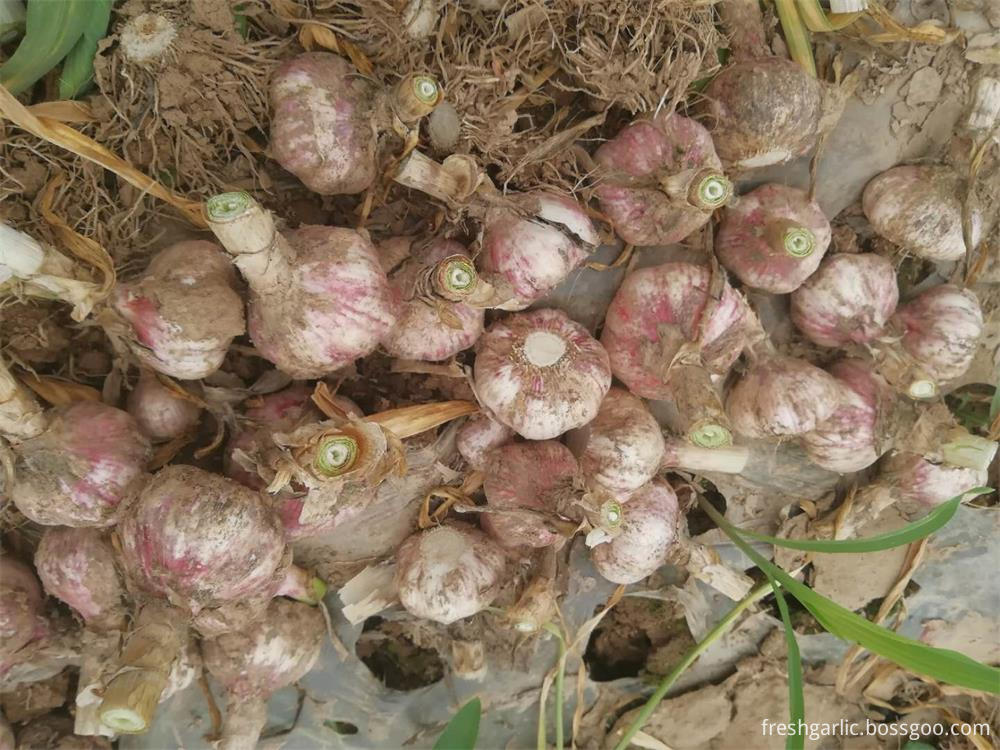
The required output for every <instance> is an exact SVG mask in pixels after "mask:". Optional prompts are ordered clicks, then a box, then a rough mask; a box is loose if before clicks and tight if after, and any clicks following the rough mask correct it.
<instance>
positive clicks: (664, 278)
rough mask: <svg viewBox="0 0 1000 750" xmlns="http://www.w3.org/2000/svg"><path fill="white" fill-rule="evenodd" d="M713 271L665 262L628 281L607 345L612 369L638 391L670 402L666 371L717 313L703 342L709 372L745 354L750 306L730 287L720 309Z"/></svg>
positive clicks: (607, 322) (613, 307) (609, 321)
mask: <svg viewBox="0 0 1000 750" xmlns="http://www.w3.org/2000/svg"><path fill="white" fill-rule="evenodd" d="M710 279H711V272H710V271H709V270H708V268H707V267H705V266H698V265H695V264H693V263H664V264H663V265H661V266H655V267H653V268H642V269H640V270H638V271H633V272H632V273H630V274H629V275H628V276H626V277H625V281H624V282H622V285H621V286H620V287H619V288H618V292H617V293H616V294H615V297H614V299H613V300H612V301H611V304H610V305H609V306H608V311H607V315H606V317H605V319H604V332H603V334H602V335H601V343H602V344H603V345H604V348H605V349H607V351H608V355H609V356H610V357H611V369H612V371H613V372H614V374H615V377H617V378H618V379H619V380H621V381H622V382H623V383H624V384H625V385H626V386H627V387H628V389H629V390H630V391H632V393H634V394H635V395H637V396H641V397H642V398H649V399H669V398H671V396H672V394H671V392H670V388H669V386H668V384H667V382H666V381H665V379H664V373H665V372H666V370H667V367H668V366H669V364H670V362H671V361H672V360H673V358H674V356H675V355H676V354H677V352H678V351H679V349H680V347H681V346H682V345H683V344H685V343H687V342H692V341H694V339H695V338H696V337H697V335H698V330H699V328H700V327H701V323H702V316H703V315H705V314H706V311H707V310H711V313H710V314H711V316H712V317H711V319H710V320H709V321H707V324H706V325H705V328H704V333H703V336H702V339H701V358H702V362H703V363H704V365H705V367H706V368H707V369H708V370H709V372H711V373H713V374H716V375H722V374H725V373H726V372H728V371H729V368H730V367H731V366H732V364H733V362H735V361H736V359H737V358H738V357H739V356H740V352H742V351H743V347H744V344H745V336H746V323H747V320H748V315H749V308H748V307H747V304H746V302H745V301H744V299H743V297H742V296H741V295H740V294H739V293H737V292H736V291H734V290H733V288H732V287H731V286H729V284H725V285H724V286H723V289H722V294H721V298H720V300H719V302H718V304H714V303H713V304H714V309H712V305H711V304H710V301H711V300H710V296H709V291H708V290H709V283H710Z"/></svg>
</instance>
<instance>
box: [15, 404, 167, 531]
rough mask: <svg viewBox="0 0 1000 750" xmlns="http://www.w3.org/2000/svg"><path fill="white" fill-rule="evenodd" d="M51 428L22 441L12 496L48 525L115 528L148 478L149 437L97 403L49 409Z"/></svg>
mask: <svg viewBox="0 0 1000 750" xmlns="http://www.w3.org/2000/svg"><path fill="white" fill-rule="evenodd" d="M45 416H46V418H47V419H48V427H47V428H46V430H45V431H44V432H43V433H42V434H41V435H39V436H38V437H34V438H31V439H29V440H25V441H24V442H22V443H21V444H20V445H19V446H18V449H17V459H16V462H15V464H14V486H13V487H12V488H11V493H10V494H11V499H12V500H13V501H14V504H15V505H16V506H17V508H18V510H20V511H21V512H22V513H23V514H24V515H25V516H27V517H28V518H30V519H31V520H32V521H34V522H35V523H40V524H43V525H46V526H60V525H61V526H74V527H80V526H111V525H113V524H115V523H116V522H117V521H118V519H119V517H120V516H121V512H122V501H123V500H124V499H125V498H127V497H128V496H129V495H130V494H131V493H133V492H135V491H136V490H137V489H138V488H139V487H140V486H141V485H142V483H143V482H144V481H145V476H146V475H145V470H146V461H147V459H148V458H149V455H150V447H149V441H148V440H147V439H146V438H145V436H144V435H143V434H142V433H141V432H140V431H139V426H138V425H137V424H136V423H135V420H134V419H132V417H130V416H129V415H128V414H126V413H125V412H123V411H121V410H119V409H115V408H113V407H111V406H105V405H104V404H102V403H100V402H96V401H77V402H76V403H72V404H69V405H68V406H60V407H57V408H55V409H52V410H50V411H49V412H48V413H47V414H46V415H45Z"/></svg>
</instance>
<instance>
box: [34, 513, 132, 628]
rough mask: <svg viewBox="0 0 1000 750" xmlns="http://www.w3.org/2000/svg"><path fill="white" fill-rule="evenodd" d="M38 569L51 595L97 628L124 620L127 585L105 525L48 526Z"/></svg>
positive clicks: (40, 546)
mask: <svg viewBox="0 0 1000 750" xmlns="http://www.w3.org/2000/svg"><path fill="white" fill-rule="evenodd" d="M35 569H36V570H37V571H38V577H39V578H40V579H41V581H42V585H43V586H45V591H46V593H48V594H49V595H50V596H54V597H56V598H57V599H59V600H61V601H63V602H65V603H66V604H68V605H69V606H70V607H72V608H73V610H74V611H75V612H76V613H77V614H79V615H80V617H82V618H83V620H84V622H86V623H87V625H88V627H92V628H95V629H97V630H107V629H113V628H121V627H123V626H124V624H125V616H126V610H125V606H124V604H123V601H124V599H125V586H124V583H123V581H122V578H121V575H120V574H119V573H118V568H117V566H116V564H115V552H114V549H113V548H112V546H111V539H110V537H109V536H108V534H107V532H105V531H104V530H103V529H71V528H65V527H49V528H47V529H45V533H43V534H42V539H41V541H40V542H39V544H38V549H37V550H35Z"/></svg>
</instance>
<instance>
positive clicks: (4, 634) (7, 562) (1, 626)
mask: <svg viewBox="0 0 1000 750" xmlns="http://www.w3.org/2000/svg"><path fill="white" fill-rule="evenodd" d="M42 603H43V599H42V587H41V586H40V585H39V583H38V579H37V578H36V577H35V573H34V571H33V570H32V569H31V567H30V566H28V565H25V564H24V563H23V562H21V561H20V560H17V559H16V558H14V557H11V556H10V555H0V675H2V674H3V673H4V672H5V671H6V666H7V663H8V661H9V660H10V658H11V657H12V656H13V655H14V654H16V653H17V651H18V650H19V649H21V648H23V647H24V646H26V645H28V644H29V643H31V642H32V641H35V640H38V639H39V638H42V637H44V636H45V635H47V634H48V630H49V629H48V625H47V624H46V621H45V619H44V618H43V617H42Z"/></svg>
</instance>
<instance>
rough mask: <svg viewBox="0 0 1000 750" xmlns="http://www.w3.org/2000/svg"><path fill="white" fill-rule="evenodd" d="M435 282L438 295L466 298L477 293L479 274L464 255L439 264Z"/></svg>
mask: <svg viewBox="0 0 1000 750" xmlns="http://www.w3.org/2000/svg"><path fill="white" fill-rule="evenodd" d="M435 280H436V282H437V291H438V293H440V294H443V295H444V296H451V295H460V296H465V295H468V294H471V293H472V292H473V291H475V288H476V284H477V283H478V281H479V274H478V273H476V267H475V266H474V265H473V264H472V261H471V260H469V259H468V258H466V257H465V256H464V255H453V256H451V257H449V258H445V259H444V260H442V261H441V262H440V263H439V264H438V267H437V272H436V274H435Z"/></svg>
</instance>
